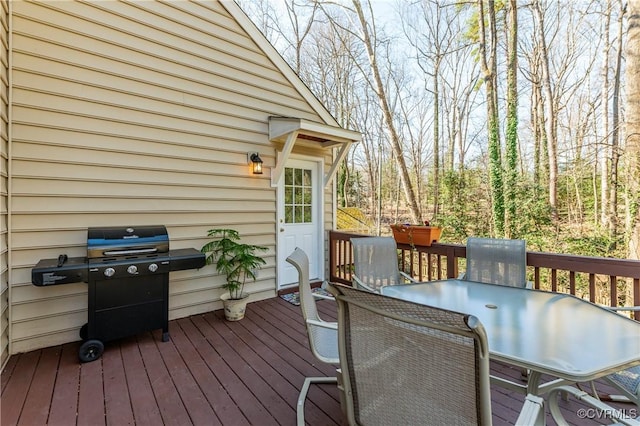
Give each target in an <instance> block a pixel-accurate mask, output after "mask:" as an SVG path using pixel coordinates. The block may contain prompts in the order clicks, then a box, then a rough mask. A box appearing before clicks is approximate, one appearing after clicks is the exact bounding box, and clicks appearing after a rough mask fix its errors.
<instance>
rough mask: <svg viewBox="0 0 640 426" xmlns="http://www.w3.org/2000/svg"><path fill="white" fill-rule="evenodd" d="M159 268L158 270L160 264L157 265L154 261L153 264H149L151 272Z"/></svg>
mask: <svg viewBox="0 0 640 426" xmlns="http://www.w3.org/2000/svg"><path fill="white" fill-rule="evenodd" d="M157 270H158V265H156V264H155V263H152V264H151V265H149V271H150V272H155V271H157Z"/></svg>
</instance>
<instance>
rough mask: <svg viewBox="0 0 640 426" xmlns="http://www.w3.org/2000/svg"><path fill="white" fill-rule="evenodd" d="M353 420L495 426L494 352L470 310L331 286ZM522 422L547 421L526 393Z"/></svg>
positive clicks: (348, 408) (348, 407)
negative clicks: (491, 375)
mask: <svg viewBox="0 0 640 426" xmlns="http://www.w3.org/2000/svg"><path fill="white" fill-rule="evenodd" d="M328 289H329V291H330V292H332V293H333V295H334V297H335V298H336V300H337V302H338V338H339V348H340V367H341V371H342V379H343V387H344V398H345V405H346V411H347V416H348V421H349V424H350V425H371V426H374V425H425V424H433V425H445V424H446V425H455V424H465V425H476V424H478V425H490V424H491V421H492V418H491V394H490V389H489V349H488V345H487V337H486V334H485V331H484V327H483V326H482V324H480V322H479V321H478V320H477V318H475V317H474V316H471V315H466V314H462V313H457V312H452V311H448V310H444V309H439V308H435V307H431V306H427V305H421V304H416V303H411V302H407V301H404V300H400V299H395V298H391V297H388V296H383V295H381V294H376V293H372V292H368V291H364V290H359V289H356V288H354V287H349V286H344V285H339V284H331V285H329V287H328ZM525 408H526V409H523V411H522V412H521V416H520V417H519V419H518V422H517V424H526V425H544V424H545V417H544V408H543V400H542V399H541V398H539V397H536V396H533V395H528V396H527V399H526V401H525Z"/></svg>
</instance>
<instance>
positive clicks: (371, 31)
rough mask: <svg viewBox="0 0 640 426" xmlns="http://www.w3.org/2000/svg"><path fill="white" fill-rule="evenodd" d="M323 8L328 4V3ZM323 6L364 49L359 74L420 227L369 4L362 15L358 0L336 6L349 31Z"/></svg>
mask: <svg viewBox="0 0 640 426" xmlns="http://www.w3.org/2000/svg"><path fill="white" fill-rule="evenodd" d="M326 4H329V2H327V3H326ZM324 5H325V3H321V6H322V7H323V9H324V10H325V14H326V16H327V18H328V19H329V22H330V23H331V25H332V26H333V27H335V28H336V29H338V30H340V31H341V32H348V33H351V34H353V35H355V36H356V37H357V38H358V39H359V40H360V41H361V42H362V44H363V45H364V48H365V49H366V52H367V58H368V64H369V68H368V70H366V71H365V70H363V73H364V75H366V76H368V77H370V78H371V85H372V87H373V90H374V93H375V94H376V96H377V100H378V104H379V108H380V110H381V112H382V116H383V120H384V123H385V131H386V133H387V137H388V139H389V143H390V145H391V149H392V152H393V155H394V159H395V161H396V163H397V166H398V172H399V178H400V183H401V185H402V190H403V192H404V196H405V201H406V203H407V205H408V207H409V212H410V214H411V217H412V220H413V221H414V222H415V223H421V222H422V214H421V211H420V208H419V206H418V202H417V198H416V194H415V191H414V188H413V185H412V183H411V178H410V176H409V168H408V167H407V163H406V161H405V157H404V149H403V148H404V147H403V143H402V141H401V139H400V133H399V132H398V129H397V126H396V123H395V122H394V113H393V110H392V108H391V99H390V97H389V94H388V86H387V85H386V84H385V81H384V80H385V79H384V76H383V73H382V71H381V69H382V66H381V64H380V63H379V60H378V53H379V51H378V46H379V43H380V40H378V38H377V27H376V24H375V19H374V14H373V11H372V9H371V4H370V3H369V2H367V3H366V5H367V12H366V13H365V9H364V8H363V6H362V2H361V1H360V0H352V6H353V7H352V8H348V7H346V6H343V5H340V9H341V10H342V11H344V12H345V14H346V16H347V18H348V19H349V21H350V24H351V25H350V26H349V27H346V26H344V25H342V23H341V22H339V21H338V20H337V19H335V17H334V16H333V15H332V14H331V13H329V12H328V11H327V10H326V8H324ZM367 71H368V72H367Z"/></svg>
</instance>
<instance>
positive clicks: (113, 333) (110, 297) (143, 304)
mask: <svg viewBox="0 0 640 426" xmlns="http://www.w3.org/2000/svg"><path fill="white" fill-rule="evenodd" d="M204 264H205V256H204V254H203V253H201V252H200V251H198V250H196V249H192V248H188V249H178V250H169V235H168V234H167V230H166V228H165V227H164V226H162V225H158V226H138V227H103V228H89V229H88V231H87V257H67V256H66V255H64V254H63V255H60V256H59V257H58V259H43V260H41V261H40V262H38V264H37V265H36V266H35V268H33V269H32V271H31V281H32V283H33V284H34V285H37V286H49V285H60V284H68V283H76V282H86V283H88V284H89V291H88V310H87V323H86V324H85V325H84V326H82V328H81V329H80V337H81V338H82V340H84V342H83V343H82V345H81V346H80V350H79V356H80V360H81V361H82V362H88V361H93V360H96V359H98V358H99V357H100V356H101V355H102V352H103V351H104V343H103V342H107V341H110V340H114V339H119V338H122V337H127V336H132V335H135V334H138V333H141V332H144V331H151V330H156V329H159V328H162V341H164V342H166V341H168V340H169V272H170V271H180V270H185V269H195V268H200V267H202V266H204Z"/></svg>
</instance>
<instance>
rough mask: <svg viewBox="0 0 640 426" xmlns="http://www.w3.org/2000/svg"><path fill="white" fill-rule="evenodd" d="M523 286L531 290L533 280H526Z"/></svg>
mask: <svg viewBox="0 0 640 426" xmlns="http://www.w3.org/2000/svg"><path fill="white" fill-rule="evenodd" d="M524 287H525V288H528V289H530V290H533V281H527V284H526V285H525V286H524Z"/></svg>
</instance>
